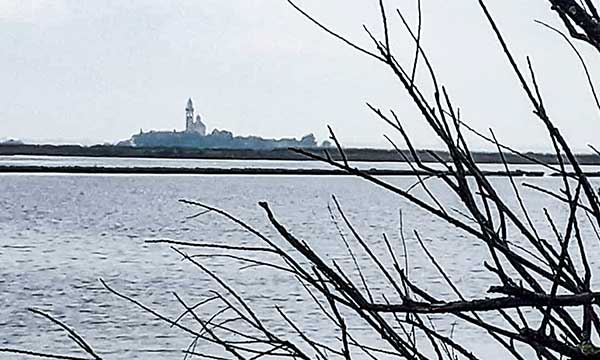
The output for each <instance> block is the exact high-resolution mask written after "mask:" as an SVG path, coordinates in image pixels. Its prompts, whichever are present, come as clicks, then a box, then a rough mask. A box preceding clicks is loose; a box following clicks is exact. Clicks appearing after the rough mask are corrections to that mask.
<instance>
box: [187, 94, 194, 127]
mask: <svg viewBox="0 0 600 360" xmlns="http://www.w3.org/2000/svg"><path fill="white" fill-rule="evenodd" d="M191 131H194V104H192V99H188V102H187V106H186V107H185V132H191Z"/></svg>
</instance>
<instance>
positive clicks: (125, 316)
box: [0, 175, 599, 360]
mask: <svg viewBox="0 0 600 360" xmlns="http://www.w3.org/2000/svg"><path fill="white" fill-rule="evenodd" d="M386 180H387V181H389V182H392V183H394V184H396V185H398V186H400V187H404V188H407V187H409V186H410V185H411V184H412V183H413V182H414V179H411V178H408V177H395V178H387V179H386ZM436 181H437V180H431V181H430V184H431V186H432V189H433V190H434V192H435V193H436V195H437V196H438V197H439V200H440V201H441V202H442V203H445V204H448V205H449V208H450V207H453V206H454V207H457V208H460V206H459V204H458V201H457V199H456V198H454V197H453V196H451V195H450V194H449V192H448V191H445V190H444V189H443V188H442V186H441V184H440V183H439V182H436ZM517 181H518V182H519V183H522V182H525V181H527V182H534V183H536V184H538V185H543V186H547V187H549V188H553V189H558V187H559V186H560V179H557V178H536V179H519V180H517ZM494 183H495V184H496V186H497V188H498V191H499V192H500V193H502V194H506V195H510V194H511V188H510V184H509V182H508V180H507V179H505V178H497V179H495V180H494ZM415 191H416V192H415V194H417V195H419V192H418V190H415ZM332 194H335V195H336V196H337V198H338V199H339V200H340V202H341V204H342V206H343V207H344V209H345V210H346V212H347V215H348V217H349V218H350V219H351V220H352V222H353V223H354V225H355V226H356V228H357V229H358V230H359V232H360V233H361V234H362V235H363V237H364V238H365V239H367V240H368V242H369V244H371V245H372V246H373V249H374V251H375V252H376V253H378V254H381V255H382V256H385V255H384V254H385V248H384V243H383V241H382V233H386V234H388V236H389V237H390V239H391V240H392V242H393V243H394V245H395V246H396V247H397V249H396V250H397V251H398V254H399V256H400V258H401V261H402V262H403V261H404V259H403V258H402V256H401V254H400V253H401V246H400V241H399V236H398V218H399V210H400V209H402V212H403V217H404V231H405V234H406V236H407V243H408V250H409V259H410V264H409V270H410V276H411V278H412V279H413V280H414V281H415V282H417V283H418V284H420V285H422V286H423V287H424V288H426V289H428V290H431V291H433V292H434V293H436V294H437V295H438V296H439V297H442V298H447V299H453V298H454V297H453V295H452V294H451V291H450V290H449V289H448V288H447V287H446V286H445V285H444V284H443V283H442V281H441V280H440V277H439V276H438V274H437V273H436V272H435V270H434V269H433V267H432V266H431V265H430V264H429V263H428V262H427V259H426V257H425V256H424V255H423V252H422V251H421V249H420V248H419V246H418V244H417V242H416V240H415V238H414V235H412V231H413V230H418V231H419V232H420V234H421V235H422V236H423V238H424V239H425V242H426V243H427V246H428V248H429V249H430V250H431V251H432V252H433V253H434V254H435V255H436V256H438V257H439V260H440V262H441V263H442V264H443V265H444V266H445V267H446V269H447V270H448V272H449V274H450V276H451V277H452V279H453V280H454V281H455V282H456V284H457V285H458V286H459V287H460V288H461V290H462V291H463V292H464V295H465V296H467V297H470V296H480V295H481V294H482V292H484V291H486V290H487V288H488V287H489V286H490V285H495V284H497V281H496V280H495V279H493V278H492V277H490V275H489V274H488V273H487V272H485V271H484V269H483V261H484V260H488V259H487V256H486V250H485V247H483V246H482V245H481V244H480V243H478V242H476V241H474V240H472V239H470V238H468V237H466V236H465V235H464V234H462V233H461V232H459V231H457V230H455V229H453V228H452V227H449V226H448V225H446V224H445V223H444V222H443V221H441V220H439V219H436V218H432V217H431V216H430V215H428V214H425V213H424V212H423V211H421V210H419V209H417V208H415V207H414V206H412V205H410V204H408V203H407V202H406V201H404V200H402V199H400V198H399V197H397V196H394V195H392V194H390V193H389V192H387V191H385V190H382V189H379V188H376V187H374V186H373V185H370V184H368V183H366V182H364V181H363V180H360V179H356V178H352V177H318V176H313V177H302V176H87V175H86V176H73V175H33V176H31V175H27V176H26V175H1V176H0V291H1V293H2V296H1V297H0V348H1V347H17V348H26V349H31V350H39V351H50V352H53V353H76V352H74V351H73V350H74V349H75V347H74V345H73V344H72V343H70V342H69V341H68V340H67V339H66V337H65V336H64V334H63V333H61V332H59V331H56V328H55V327H54V326H52V325H51V324H49V323H48V322H47V321H45V320H43V319H40V318H39V317H36V316H34V315H33V314H31V313H29V312H28V311H27V308H28V307H35V308H39V309H43V310H45V311H48V312H50V313H52V314H53V315H55V316H56V317H57V318H59V319H60V320H62V321H65V322H66V323H67V324H69V325H70V326H72V327H73V328H75V329H77V331H78V332H79V333H80V334H81V335H83V336H84V337H85V338H86V340H88V342H89V343H90V344H92V345H93V347H94V348H95V349H97V350H98V352H99V353H101V354H102V355H104V356H105V357H106V358H107V359H123V360H124V359H149V360H158V359H182V358H183V355H182V353H181V350H182V349H185V348H186V347H187V346H188V345H189V344H190V342H191V341H192V340H193V339H192V338H191V337H190V336H188V335H186V334H185V333H183V332H182V331H180V330H177V329H173V328H169V326H168V325H167V324H165V323H163V322H160V321H157V320H155V319H154V318H153V317H152V316H150V315H148V314H147V313H145V312H143V311H141V310H140V309H138V308H136V307H135V306H134V305H133V304H131V303H129V302H127V301H125V300H123V299H119V298H118V297H116V296H114V295H112V294H110V293H109V292H107V291H106V290H105V289H104V288H102V286H101V285H100V283H99V280H98V279H99V278H102V279H104V280H105V281H106V282H107V283H108V284H110V285H111V286H113V287H114V288H116V289H118V290H120V291H122V292H124V293H126V294H127V295H129V296H132V297H134V298H136V299H139V300H140V301H142V302H143V303H144V304H146V305H148V306H151V307H153V308H155V309H157V310H158V311H159V312H161V313H163V314H165V315H168V316H171V317H176V316H177V315H178V314H179V313H180V312H181V307H180V306H179V305H178V303H177V302H176V300H175V298H174V296H173V294H172V292H177V293H178V294H179V295H180V296H181V297H182V298H184V299H185V300H186V301H187V302H188V303H190V304H193V303H195V302H197V301H199V300H201V299H203V298H205V297H207V296H210V290H219V289H220V288H219V286H218V285H217V284H215V283H214V282H212V281H210V280H209V278H208V277H207V276H206V275H205V274H203V273H201V272H200V271H199V270H198V269H197V268H195V267H194V266H192V265H191V264H189V263H187V262H183V261H181V257H180V256H179V255H177V254H176V253H175V252H173V251H172V250H171V249H170V248H169V247H168V246H162V245H155V244H148V243H145V242H144V241H145V240H148V239H173V240H182V241H198V242H212V243H225V244H244V245H256V246H259V245H263V244H262V243H260V241H259V240H258V239H257V238H255V237H253V236H252V235H250V234H248V233H247V232H245V231H243V230H241V229H240V228H239V227H238V226H236V225H235V224H232V223H231V222H229V221H226V220H225V219H223V218H222V217H218V216H217V215H214V214H206V215H203V216H200V217H196V218H193V219H188V217H189V216H190V215H193V214H195V213H197V211H198V209H194V208H192V207H190V206H186V205H184V204H181V203H179V202H178V201H177V200H178V199H181V198H185V199H192V200H199V201H202V202H205V203H207V204H211V205H215V206H217V207H219V208H222V209H224V210H227V211H229V212H231V213H232V214H235V215H236V216H238V217H240V218H241V219H243V220H244V221H247V222H248V223H249V224H252V226H254V227H255V228H257V229H259V230H261V231H263V232H264V233H265V234H267V235H268V236H270V237H271V238H272V239H274V240H275V241H276V242H277V243H278V244H281V245H282V246H286V245H285V244H284V242H283V241H282V239H281V238H279V237H278V236H277V235H276V234H275V233H274V231H273V230H272V227H271V226H270V225H269V224H268V222H267V220H266V218H265V215H264V212H263V211H262V210H261V209H260V208H259V207H258V206H257V202H258V201H262V200H266V201H268V202H269V204H270V205H271V207H272V208H273V210H274V212H275V214H276V216H278V218H279V219H280V220H281V222H282V223H283V224H285V225H286V226H288V228H289V229H290V230H291V231H292V232H293V233H294V234H295V235H297V236H298V237H299V238H302V239H304V240H305V241H307V242H308V243H309V244H311V246H313V247H314V248H315V250H317V251H318V252H319V253H320V254H322V256H323V257H324V258H326V259H328V260H332V259H336V260H337V261H338V262H339V263H340V264H341V265H342V267H343V268H344V269H347V270H348V272H349V273H353V275H352V276H353V277H354V279H356V281H357V283H358V278H357V277H356V274H355V273H354V272H353V270H352V269H353V267H352V265H351V262H350V258H349V256H348V255H347V253H346V252H345V250H344V249H345V247H344V245H343V243H342V242H341V241H340V239H339V235H338V233H337V230H336V229H335V226H334V225H333V224H332V222H331V220H330V215H329V212H328V209H327V205H328V204H331V195H332ZM523 195H524V197H525V198H526V200H527V201H528V203H529V204H531V208H530V209H531V210H532V216H533V217H534V218H535V219H537V220H541V219H542V218H543V213H542V210H541V209H542V208H543V207H549V208H550V210H551V212H552V213H553V215H556V218H557V219H560V220H559V221H558V222H559V224H564V220H563V218H564V217H565V214H566V209H564V208H562V207H560V206H557V205H556V204H555V203H553V202H552V201H551V200H550V199H548V198H547V197H546V196H544V195H541V194H539V193H536V192H533V191H531V190H529V191H527V190H524V192H523ZM509 204H510V205H511V206H516V203H515V202H514V201H511V202H509ZM344 231H345V233H346V234H347V235H348V231H347V230H344ZM548 231H549V230H548ZM583 231H584V232H585V234H586V235H587V237H588V238H589V239H590V240H589V241H590V242H594V243H590V246H591V247H592V251H594V253H592V255H590V259H591V261H592V266H593V267H594V266H595V267H597V265H598V264H597V261H598V260H595V259H598V258H599V257H598V256H593V255H594V254H598V247H597V246H596V245H595V241H596V240H594V239H592V237H591V233H590V232H589V229H583ZM348 239H349V241H350V242H351V243H352V244H354V246H355V247H356V248H357V247H358V245H357V244H356V242H355V241H353V239H352V237H351V236H348ZM190 253H193V254H200V253H208V251H197V250H196V251H192V250H190ZM357 254H358V257H359V261H360V263H361V265H362V266H364V267H365V269H367V270H366V271H367V273H366V275H367V277H368V278H369V280H370V282H371V288H372V290H373V291H374V292H375V293H376V294H379V295H376V296H377V297H378V299H380V300H381V296H380V294H381V293H387V294H388V296H389V294H390V289H389V286H387V285H386V284H385V281H384V279H383V277H381V276H380V275H376V274H375V272H374V271H375V269H374V267H373V266H372V265H371V264H370V263H369V262H368V259H367V257H366V255H365V254H364V253H362V252H360V251H357ZM197 259H198V260H199V261H201V262H202V263H204V264H206V265H207V266H208V267H209V268H210V269H212V270H214V271H215V272H216V273H217V274H219V275H220V276H221V277H222V278H223V279H224V280H226V281H227V282H228V283H229V284H230V285H231V286H232V287H234V288H235V289H236V290H238V291H239V292H240V293H241V294H242V295H244V296H245V297H246V298H248V299H249V300H250V302H251V304H252V305H253V306H254V307H255V308H256V309H257V311H258V313H259V314H260V315H261V316H262V317H263V318H264V319H265V323H266V324H267V325H269V326H272V327H273V328H274V329H276V331H277V332H278V333H279V334H283V335H286V336H292V335H293V330H291V329H290V328H289V327H288V326H285V323H284V322H283V321H282V319H281V317H280V316H279V315H277V313H276V312H275V311H274V309H273V304H274V303H277V304H279V305H281V307H282V308H283V309H284V311H285V312H286V314H288V315H289V316H290V318H292V319H294V320H295V321H297V322H298V324H301V325H302V326H303V327H304V328H305V329H306V330H307V331H308V333H309V334H311V335H315V334H319V336H320V338H321V339H323V341H332V340H334V339H335V336H337V335H338V334H336V332H335V331H333V330H332V329H331V324H330V322H329V320H327V319H326V318H323V316H322V315H321V314H320V313H319V312H318V311H317V310H318V309H317V308H316V306H315V305H314V303H312V301H311V300H310V298H309V297H308V296H307V295H306V293H305V290H304V289H303V288H302V287H301V286H300V285H299V284H298V283H297V282H296V281H295V279H294V278H292V277H290V276H288V275H286V274H284V273H281V272H275V271H272V270H268V269H264V268H249V269H244V270H240V268H241V267H242V266H243V264H242V263H241V262H239V261H235V260H231V259H227V258H223V257H212V258H203V257H199V258H197ZM386 264H388V265H389V264H390V262H389V261H388V262H387V263H386ZM390 297H391V298H392V299H393V298H394V297H393V296H390ZM214 310H216V308H214V307H210V306H209V307H207V308H206V309H205V310H203V311H201V312H199V314H200V315H202V316H204V317H208V316H210V314H211V312H212V311H214ZM434 321H435V322H436V326H437V328H438V329H440V330H441V331H444V332H446V333H448V332H449V331H450V329H451V328H452V322H453V320H452V319H447V318H440V317H434ZM349 325H350V327H351V329H352V330H353V331H354V332H355V334H356V335H357V337H358V338H359V339H364V340H365V341H366V342H367V343H368V344H370V345H373V346H378V345H377V344H378V339H376V338H374V337H372V335H370V334H369V333H368V332H366V331H364V330H365V326H364V324H362V323H361V322H358V321H353V320H350V324H349ZM455 332H456V333H457V335H456V337H457V339H459V340H461V341H463V342H465V343H466V344H468V345H469V346H475V348H476V349H477V350H478V351H480V355H484V354H485V353H486V352H488V351H492V350H494V351H495V350H496V349H497V348H496V346H495V345H493V344H489V343H486V342H485V340H483V339H485V338H484V337H482V336H481V333H479V332H478V331H476V330H474V329H472V328H469V327H459V328H458V329H457V330H455ZM209 350H212V347H210V346H207V345H205V344H199V345H198V347H197V348H196V351H197V352H203V351H209ZM357 355H359V354H357ZM3 356H5V357H3ZM0 358H2V359H4V358H12V357H9V356H6V355H2V354H0ZM359 358H360V357H359ZM498 358H501V357H498Z"/></svg>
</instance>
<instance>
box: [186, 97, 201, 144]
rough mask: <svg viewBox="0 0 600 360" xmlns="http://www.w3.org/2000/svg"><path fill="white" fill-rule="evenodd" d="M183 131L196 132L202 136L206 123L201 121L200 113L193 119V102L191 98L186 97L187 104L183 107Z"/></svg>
mask: <svg viewBox="0 0 600 360" xmlns="http://www.w3.org/2000/svg"><path fill="white" fill-rule="evenodd" d="M185 132H188V133H192V132H193V133H198V134H200V135H202V136H205V135H206V125H204V123H203V122H202V118H201V117H200V115H197V116H196V119H195V120H194V104H193V103H192V99H188V102H187V106H186V107H185Z"/></svg>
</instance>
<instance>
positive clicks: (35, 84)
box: [0, 0, 600, 150]
mask: <svg viewBox="0 0 600 360" xmlns="http://www.w3.org/2000/svg"><path fill="white" fill-rule="evenodd" d="M415 2H416V0H415V1H412V0H411V1H408V0H397V1H393V0H388V1H387V3H388V5H389V6H390V7H400V8H401V9H403V10H405V11H406V12H407V15H408V16H409V17H410V18H411V19H412V20H413V21H414V15H415V13H414V3H415ZM297 3H298V4H299V5H301V6H302V7H304V8H306V9H307V10H309V11H310V12H311V13H313V14H314V15H315V16H316V17H318V18H320V19H321V20H323V22H325V23H327V24H329V25H331V26H332V27H333V28H335V29H337V30H339V31H340V32H341V33H344V34H347V35H348V36H349V37H351V38H354V39H356V40H357V41H358V42H360V43H362V44H364V45H365V46H369V41H368V38H367V36H366V34H365V33H364V32H363V31H362V28H361V25H362V24H363V23H365V24H367V25H368V26H370V27H371V28H373V29H374V31H375V32H376V33H378V34H379V33H380V32H381V30H380V27H381V26H380V24H379V22H378V8H377V1H376V0H367V1H365V0H361V1H354V0H353V1H349V0H327V1H325V0H297ZM423 3H424V4H423V6H424V8H423V15H424V19H423V20H424V47H425V48H426V49H427V50H428V51H429V52H430V56H431V59H432V61H433V63H434V64H435V65H436V66H437V68H438V70H439V77H440V79H441V80H442V81H443V82H444V83H445V84H446V85H447V87H448V89H449V91H450V93H451V94H452V96H453V98H454V100H455V103H456V104H457V105H460V107H461V112H462V115H463V119H464V120H465V121H468V122H469V123H471V124H473V125H474V126H475V127H477V128H480V129H482V130H486V129H487V128H489V127H493V128H494V130H495V131H496V134H497V135H498V136H499V138H500V139H501V140H503V141H505V142H507V143H509V144H512V145H516V146H520V147H521V148H525V149H531V150H540V149H548V142H547V137H546V136H545V135H544V132H543V129H542V127H541V125H540V124H539V121H538V120H536V119H535V117H534V116H533V115H532V114H531V109H530V107H529V106H528V104H527V102H526V101H525V99H524V98H523V96H522V93H521V92H520V88H519V85H518V83H517V81H516V80H515V78H514V76H513V75H512V74H511V72H510V68H509V67H508V65H507V63H506V61H505V59H504V58H502V57H501V53H500V49H499V46H498V45H497V43H496V42H495V40H494V37H493V34H492V33H491V31H490V29H489V26H488V25H487V24H486V23H485V21H484V18H483V15H482V13H481V10H480V9H479V8H478V5H477V1H475V0H454V1H450V0H424V1H423ZM488 3H489V5H490V7H491V9H492V10H493V11H494V14H495V16H496V18H497V20H498V22H499V24H500V25H501V26H502V28H503V31H504V33H505V34H506V36H507V38H508V39H509V40H510V42H511V46H512V48H513V49H514V50H515V53H516V54H517V55H518V57H519V59H520V60H521V63H524V60H525V56H526V55H531V56H532V59H533V62H534V65H535V68H536V69H537V72H538V76H539V77H540V79H541V84H542V90H543V93H544V95H545V99H546V103H547V104H548V107H549V110H550V114H551V116H552V117H553V118H554V119H555V120H556V123H557V124H558V125H559V127H560V128H561V129H562V130H563V131H564V133H565V134H566V135H567V137H568V139H569V140H571V141H572V143H573V144H574V147H575V148H576V149H578V150H585V147H586V144H587V143H596V144H600V141H599V140H597V137H598V134H599V132H598V130H599V129H600V113H599V112H598V110H597V109H596V108H595V105H594V102H593V99H592V97H591V96H590V95H589V93H588V92H587V88H586V87H585V77H584V74H583V71H582V69H581V67H580V65H579V63H578V60H577V58H576V57H575V55H574V54H573V53H572V52H571V50H570V49H569V48H568V45H566V44H565V43H564V42H562V40H561V39H560V38H559V37H557V35H556V34H554V33H551V32H549V31H548V30H545V29H543V28H542V27H541V26H539V25H536V24H534V22H533V20H534V19H540V20H544V21H546V22H549V23H551V24H555V25H557V26H559V27H560V24H559V22H558V20H557V19H556V18H555V15H554V14H553V13H552V11H551V10H550V9H549V6H548V4H547V1H545V0H528V1H525V0H489V1H488ZM392 18H393V22H394V24H395V25H394V28H393V29H394V30H395V31H394V33H396V34H397V36H396V37H395V39H394V43H393V44H394V47H395V50H396V53H397V54H398V56H399V58H401V59H402V60H404V61H406V62H407V63H410V58H411V56H412V54H413V52H414V46H413V45H412V44H411V43H410V42H409V39H408V38H407V37H406V36H405V35H404V34H402V28H401V26H400V25H401V24H400V22H399V21H398V20H397V18H395V17H393V16H392ZM0 44H2V46H1V47H0V79H2V82H1V83H0V138H5V137H15V138H26V139H32V140H57V139H60V140H62V141H72V142H84V143H90V142H103V141H111V142H112V141H116V140H119V139H125V138H128V137H129V136H130V135H131V134H132V133H134V132H137V131H139V129H140V128H143V129H145V130H148V129H175V128H177V129H181V128H182V127H183V126H184V116H183V109H184V107H185V102H186V100H187V98H188V97H192V98H193V99H194V100H195V105H196V108H197V109H198V110H199V111H200V113H201V114H202V115H203V117H204V120H205V122H206V123H207V125H208V127H209V129H213V128H215V127H217V128H220V129H228V130H231V131H233V132H234V133H236V134H256V135H261V136H269V137H283V136H297V137H299V136H301V135H304V134H306V133H308V132H314V133H315V134H316V135H317V137H318V138H319V140H322V139H323V138H324V137H325V135H326V131H325V129H326V124H331V125H332V126H333V127H334V128H335V129H336V130H337V132H338V134H339V135H340V137H341V138H342V140H344V142H345V143H347V144H349V145H371V146H386V143H385V142H384V141H383V138H382V134H383V133H391V131H390V130H389V128H387V127H386V126H385V125H384V124H382V123H381V122H380V121H379V120H377V119H376V118H375V117H374V116H373V115H372V114H370V113H369V112H368V110H367V109H366V106H365V105H364V104H365V102H366V101H369V102H371V103H373V104H375V105H378V106H380V107H382V108H388V107H392V106H393V108H394V109H395V110H396V111H397V112H398V113H399V114H400V115H401V118H402V120H403V121H405V123H406V124H407V126H408V128H409V130H410V133H411V134H412V135H413V136H414V138H415V142H416V143H417V144H418V145H419V146H426V147H439V144H438V143H437V142H436V141H435V140H434V138H433V136H432V135H431V134H430V132H429V131H427V130H426V127H425V126H424V124H423V123H422V120H420V118H418V116H417V113H416V111H415V109H414V106H413V105H412V104H411V103H410V101H408V99H407V97H406V95H405V93H403V92H402V89H401V88H400V87H399V86H398V85H397V84H395V83H394V82H393V81H391V78H390V76H389V72H388V71H387V70H386V69H385V68H384V67H382V66H381V65H380V64H377V63H376V62H374V61H373V60H370V59H368V58H366V57H364V56H361V55H359V54H357V53H355V52H354V51H353V50H351V49H349V48H347V47H345V46H344V45H343V44H341V43H340V42H338V41H336V40H334V39H332V38H331V37H329V36H327V35H326V34H324V33H322V32H320V31H319V30H318V29H316V28H315V27H314V26H313V25H312V24H310V23H309V22H308V21H307V20H306V19H304V18H303V17H302V16H300V15H299V14H298V13H296V12H295V11H294V10H293V9H292V8H291V7H290V6H289V5H288V4H287V3H286V2H285V1H284V0H130V1H121V0H83V1H82V0H0ZM580 48H581V49H582V50H583V52H584V54H585V55H586V56H587V59H588V61H589V64H590V66H591V67H592V70H593V69H594V68H596V69H597V68H598V66H597V64H598V60H599V59H600V57H599V55H597V54H595V53H594V52H593V51H591V50H590V49H588V48H587V47H586V46H584V45H580ZM421 70H423V69H421ZM420 73H421V74H423V75H424V74H425V72H424V71H421V72H420ZM598 75H600V74H598ZM420 79H422V80H425V79H426V78H425V77H424V76H422V77H420ZM474 144H475V148H484V147H485V146H484V145H483V144H482V143H481V142H478V141H475V142H474Z"/></svg>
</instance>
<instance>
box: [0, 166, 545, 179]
mask: <svg viewBox="0 0 600 360" xmlns="http://www.w3.org/2000/svg"><path fill="white" fill-rule="evenodd" d="M363 172H364V173H366V174H369V175H376V176H415V175H420V176H431V175H433V176H436V175H437V176H439V175H442V174H444V175H448V173H447V172H442V171H440V172H436V173H435V174H432V173H430V172H425V171H412V170H385V169H368V170H363ZM0 173H62V174H156V175H158V174H167V175H168V174H172V175H185V174H192V175H338V176H339V175H348V173H347V172H345V171H342V170H337V169H281V168H229V169H228V168H175V167H102V166H0ZM484 174H485V175H488V176H509V175H510V176H513V177H521V176H544V173H543V172H542V171H522V170H515V171H511V172H505V171H486V172H484Z"/></svg>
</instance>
